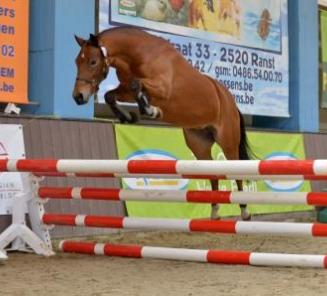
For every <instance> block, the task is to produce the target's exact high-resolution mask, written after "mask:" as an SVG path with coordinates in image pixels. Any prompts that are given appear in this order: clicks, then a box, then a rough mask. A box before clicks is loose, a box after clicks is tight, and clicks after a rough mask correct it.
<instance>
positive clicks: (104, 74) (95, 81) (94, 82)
mask: <svg viewBox="0 0 327 296" xmlns="http://www.w3.org/2000/svg"><path fill="white" fill-rule="evenodd" d="M100 50H101V53H102V57H103V58H104V66H103V69H102V77H101V78H100V79H86V78H83V77H80V76H77V77H76V81H81V82H84V83H87V84H91V86H92V87H94V88H98V87H99V84H100V83H101V81H103V80H104V79H106V78H107V76H108V73H109V60H108V55H107V49H106V48H105V47H104V46H101V47H100Z"/></svg>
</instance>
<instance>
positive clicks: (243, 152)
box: [237, 110, 253, 160]
mask: <svg viewBox="0 0 327 296" xmlns="http://www.w3.org/2000/svg"><path fill="white" fill-rule="evenodd" d="M237 111H238V114H239V116H240V133H241V139H240V145H239V159H240V160H249V159H251V157H250V155H251V156H253V152H252V150H251V148H250V146H249V143H248V139H247V136H246V132H245V123H244V117H243V115H242V113H241V112H240V110H237Z"/></svg>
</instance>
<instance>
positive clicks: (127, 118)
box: [104, 90, 138, 123]
mask: <svg viewBox="0 0 327 296" xmlns="http://www.w3.org/2000/svg"><path fill="white" fill-rule="evenodd" d="M104 99H105V101H106V103H107V104H108V105H109V107H110V109H111V111H112V112H113V113H114V115H115V116H116V117H117V118H118V119H119V121H120V122H121V123H125V122H128V123H135V122H136V121H138V118H137V115H136V114H135V113H134V112H127V111H125V110H124V109H122V108H121V107H120V106H118V105H117V93H116V91H115V90H111V91H108V92H106V93H105V95H104Z"/></svg>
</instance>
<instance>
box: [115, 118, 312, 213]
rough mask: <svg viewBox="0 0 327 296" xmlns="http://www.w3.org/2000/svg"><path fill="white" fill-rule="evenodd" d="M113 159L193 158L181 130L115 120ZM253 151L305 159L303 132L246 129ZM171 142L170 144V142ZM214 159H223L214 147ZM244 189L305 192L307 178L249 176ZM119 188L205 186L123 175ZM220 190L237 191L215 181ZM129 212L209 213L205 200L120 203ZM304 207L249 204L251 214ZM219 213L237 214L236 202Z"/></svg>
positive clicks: (204, 185) (266, 155) (227, 183)
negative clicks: (124, 204) (198, 202)
mask: <svg viewBox="0 0 327 296" xmlns="http://www.w3.org/2000/svg"><path fill="white" fill-rule="evenodd" d="M115 131H116V142H117V150H118V156H119V159H165V160H169V159H170V160H172V159H195V158H194V156H193V154H192V152H191V151H190V150H189V149H188V148H187V147H186V144H185V141H184V137H183V132H182V130H181V129H178V128H163V127H142V126H132V125H120V124H119V125H116V126H115ZM247 136H248V139H249V143H250V145H251V148H252V150H253V152H254V153H255V154H256V155H257V156H258V157H260V158H261V159H305V150H304V143H303V136H302V135H300V134H280V133H263V132H249V133H247ZM172 143H173V144H172ZM212 155H213V157H214V159H215V160H222V159H225V157H224V155H223V153H222V151H221V150H220V148H219V147H218V146H217V145H215V146H214V147H213V149H212ZM243 186H244V190H245V191H253V192H256V191H304V192H309V191H310V183H309V182H304V181H303V180H300V181H285V180H284V181H277V180H275V181H257V182H255V181H250V182H244V183H243ZM123 187H124V188H130V189H171V190H180V189H189V190H211V187H210V183H209V181H206V180H189V179H160V178H159V179H158V178H146V177H143V178H124V179H123ZM219 187H220V189H221V190H237V187H236V183H235V181H230V180H228V181H220V182H219ZM126 205H127V210H128V214H129V215H130V216H140V217H142V216H152V217H171V218H173V217H175V218H176V217H183V218H190V217H209V215H210V205H204V204H190V203H160V202H136V201H135V202H134V201H129V202H127V203H126ZM307 209H310V207H306V206H292V205H291V206H285V205H281V206H279V205H250V206H249V210H250V212H251V213H252V214H259V213H273V212H290V211H302V210H307ZM219 213H220V215H221V216H235V215H239V214H240V209H239V207H238V206H237V205H221V208H220V211H219Z"/></svg>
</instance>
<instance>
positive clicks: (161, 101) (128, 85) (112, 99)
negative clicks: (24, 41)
mask: <svg viewBox="0 0 327 296" xmlns="http://www.w3.org/2000/svg"><path fill="white" fill-rule="evenodd" d="M75 39H76V41H77V43H78V44H79V45H80V47H81V49H80V52H79V54H78V56H77V58H76V65H77V77H76V82H75V86H74V90H73V97H74V99H75V101H76V103H77V104H79V105H81V104H86V103H87V102H88V101H89V98H90V97H91V96H92V95H93V94H94V93H95V92H96V91H97V90H98V88H99V84H100V83H101V82H102V81H103V80H104V79H105V78H106V76H107V74H108V71H109V68H110V67H113V68H115V69H116V73H117V78H118V80H119V82H120V84H119V86H118V87H117V88H116V89H113V90H110V91H108V92H107V93H106V94H105V101H106V102H107V104H109V106H110V107H111V109H112V111H113V113H114V114H115V116H117V118H118V119H119V120H120V121H121V122H129V123H132V122H135V121H136V119H137V117H136V115H135V114H134V113H132V112H129V113H128V112H126V111H125V110H123V109H122V108H121V107H120V106H119V105H117V103H116V101H117V100H119V101H123V102H135V101H136V102H137V104H138V106H139V109H140V113H141V114H146V115H148V116H150V117H153V118H157V119H159V120H162V121H164V122H167V123H170V124H172V125H174V126H177V127H181V128H182V129H183V133H184V138H185V142H186V144H187V146H188V147H189V149H190V150H191V151H192V152H193V154H194V156H195V157H196V158H197V159H199V160H211V159H212V157H211V147H212V145H213V144H214V143H215V142H216V143H217V144H218V145H220V147H221V148H222V150H223V152H224V154H225V156H226V158H227V159H229V160H237V159H249V153H248V152H249V151H248V145H247V141H246V134H245V126H244V120H243V117H242V115H241V113H240V112H239V110H238V108H237V105H236V103H235V99H234V97H233V95H232V94H231V93H230V92H229V90H228V89H227V88H226V87H225V86H224V85H222V84H220V83H219V82H217V81H216V80H214V79H213V78H211V77H209V76H207V75H203V74H201V73H200V72H199V71H198V70H196V69H195V68H193V67H192V66H191V65H190V64H189V63H188V62H187V61H186V59H185V58H184V57H183V56H182V54H180V52H179V51H177V50H176V49H175V47H173V45H171V44H170V43H169V42H168V41H166V40H164V39H162V38H160V37H157V36H154V35H152V34H149V33H147V32H145V31H142V30H140V29H136V28H134V27H116V28H113V29H108V30H105V31H103V32H101V33H99V34H98V35H97V36H95V35H93V34H90V38H89V40H84V39H82V38H80V37H77V36H75ZM236 182H237V187H238V190H242V181H240V180H237V181H236ZM211 187H212V190H218V180H211ZM240 208H241V217H242V219H243V220H248V219H250V217H251V216H250V214H249V213H248V211H247V210H246V205H240ZM218 209H219V206H218V205H217V204H213V205H212V210H211V218H212V219H218V218H219V216H218Z"/></svg>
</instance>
